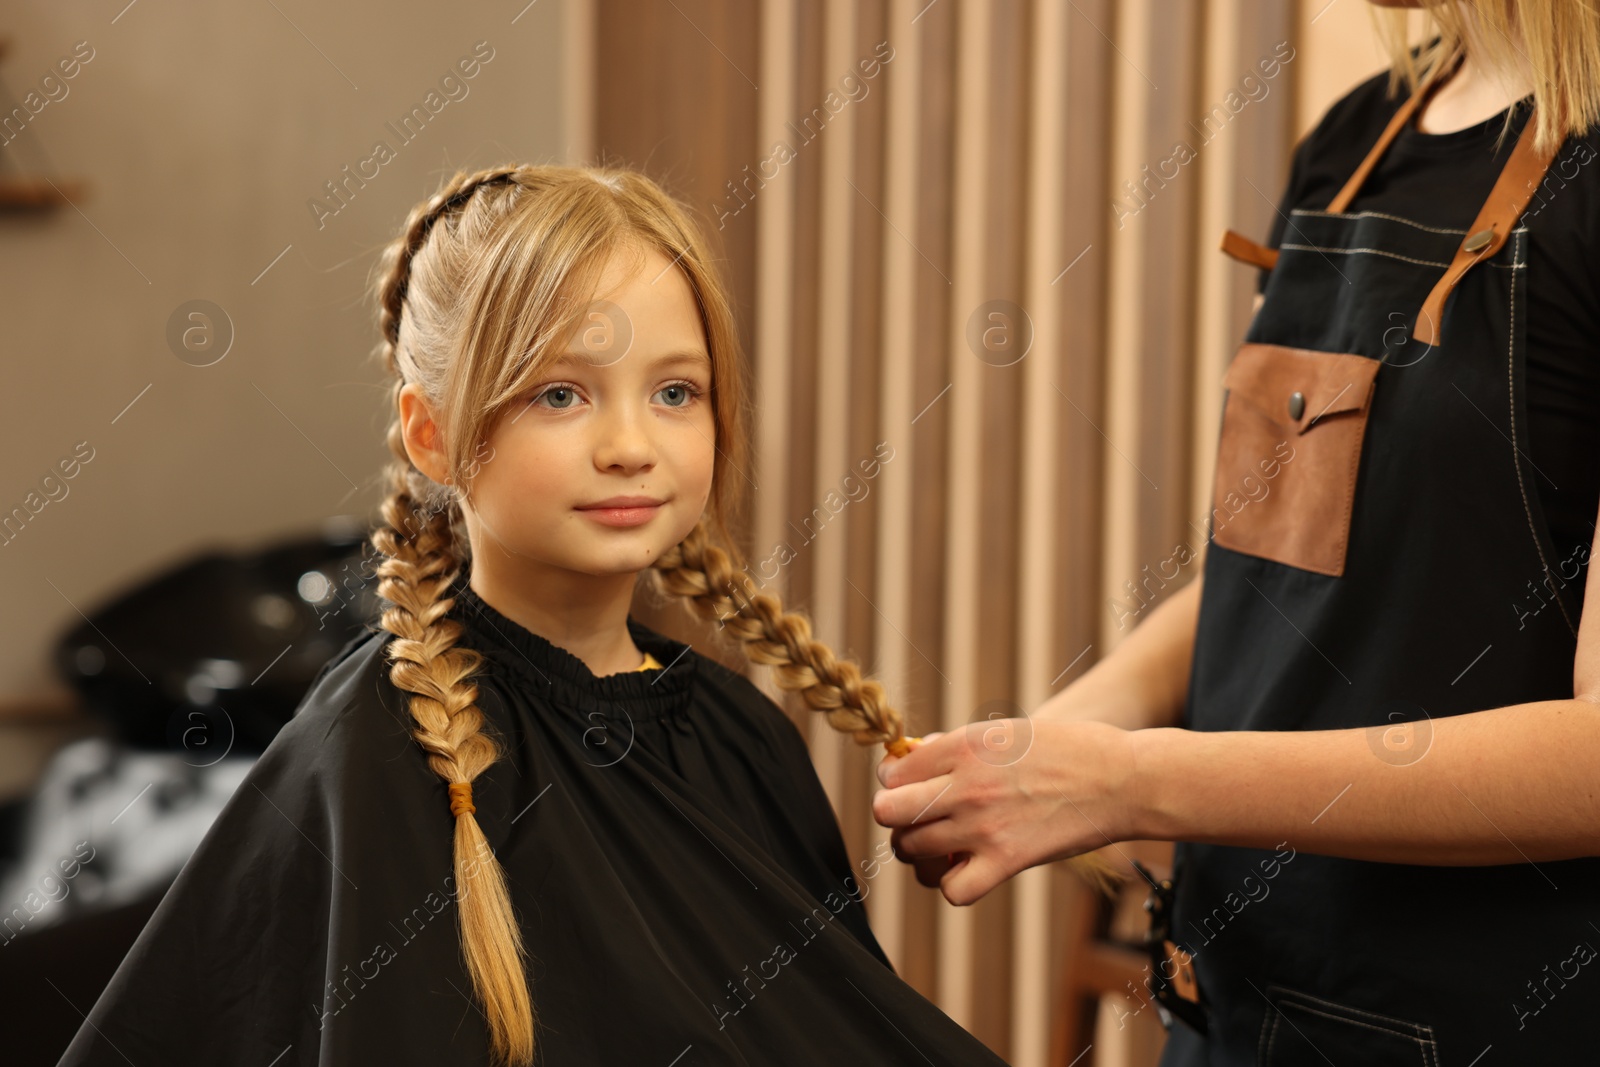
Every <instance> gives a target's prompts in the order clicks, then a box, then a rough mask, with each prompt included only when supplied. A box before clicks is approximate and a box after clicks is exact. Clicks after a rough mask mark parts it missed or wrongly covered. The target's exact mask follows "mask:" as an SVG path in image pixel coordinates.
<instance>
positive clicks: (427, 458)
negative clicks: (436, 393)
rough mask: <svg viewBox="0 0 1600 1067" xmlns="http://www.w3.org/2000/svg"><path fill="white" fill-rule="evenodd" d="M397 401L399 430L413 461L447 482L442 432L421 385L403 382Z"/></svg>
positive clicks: (429, 473) (407, 452) (448, 481)
mask: <svg viewBox="0 0 1600 1067" xmlns="http://www.w3.org/2000/svg"><path fill="white" fill-rule="evenodd" d="M399 403H400V430H401V434H402V436H403V437H404V439H405V445H406V455H408V456H410V457H411V463H412V465H413V466H414V467H416V468H417V470H419V471H421V472H422V473H423V474H425V475H427V476H428V477H429V478H431V479H432V480H433V481H435V482H437V483H439V484H440V485H449V484H450V474H449V470H448V467H449V464H448V463H447V462H446V460H445V454H444V450H443V445H444V441H443V435H442V434H441V433H440V429H439V424H438V423H437V422H436V421H434V417H433V408H432V406H431V405H429V403H428V399H427V397H425V396H423V395H422V387H421V386H419V385H417V384H416V383H415V382H410V383H407V384H406V385H404V386H402V387H401V389H400V401H399Z"/></svg>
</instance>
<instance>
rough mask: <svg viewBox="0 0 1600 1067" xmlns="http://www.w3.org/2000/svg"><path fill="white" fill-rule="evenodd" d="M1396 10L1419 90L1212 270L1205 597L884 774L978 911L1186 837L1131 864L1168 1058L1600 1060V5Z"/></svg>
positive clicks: (1240, 1061) (1304, 180) (1406, 73)
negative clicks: (1241, 283)
mask: <svg viewBox="0 0 1600 1067" xmlns="http://www.w3.org/2000/svg"><path fill="white" fill-rule="evenodd" d="M1381 6H1384V7H1390V6H1398V5H1388V4H1386V5H1381ZM1379 14H1380V18H1379V19H1378V21H1379V23H1380V25H1381V26H1382V27H1383V28H1385V30H1386V36H1388V37H1389V38H1390V39H1391V41H1392V51H1393V54H1394V67H1393V69H1392V70H1391V71H1389V72H1386V73H1384V74H1380V75H1378V76H1377V77H1375V78H1373V79H1371V80H1369V81H1367V82H1365V83H1363V84H1361V85H1359V86H1357V87H1356V88H1355V89H1354V90H1353V91H1351V92H1350V93H1349V94H1347V95H1346V96H1345V97H1343V98H1342V99H1340V100H1339V101H1338V102H1337V103H1335V104H1334V105H1333V106H1332V108H1330V109H1329V110H1328V112H1327V114H1326V115H1325V116H1324V117H1323V119H1322V120H1321V122H1320V123H1319V124H1318V125H1317V127H1316V128H1315V129H1314V130H1313V131H1312V132H1311V133H1310V134H1309V135H1307V136H1306V137H1305V138H1304V139H1303V140H1302V141H1301V143H1300V144H1299V146H1298V147H1297V148H1296V151H1295V153H1294V158H1293V163H1292V167H1291V171H1290V175H1289V180H1288V184H1287V190H1286V193H1285V195H1284V198H1283V200H1282V202H1281V203H1280V205H1279V210H1278V212H1277V215H1276V222H1275V223H1274V225H1273V227H1272V230H1271V233H1270V234H1269V235H1267V241H1266V243H1265V244H1258V243H1256V241H1254V240H1252V239H1251V238H1250V237H1249V236H1246V235H1241V234H1236V233H1231V232H1230V233H1229V234H1228V235H1227V236H1226V238H1225V240H1224V242H1223V250H1224V251H1226V252H1228V253H1229V254H1231V255H1232V256H1233V257H1234V258H1236V259H1240V260H1242V261H1244V262H1246V263H1248V264H1250V265H1251V266H1253V267H1255V268H1257V270H1258V271H1259V275H1260V278H1261V296H1260V297H1259V298H1258V301H1257V311H1256V313H1255V316H1254V319H1253V321H1252V322H1251V324H1250V327H1249V330H1248V332H1247V334H1246V336H1245V338H1244V343H1243V344H1242V345H1241V346H1240V348H1239V349H1238V351H1237V352H1236V353H1235V355H1234V357H1233V359H1232V361H1231V363H1230V365H1229V367H1228V371H1227V375H1226V377H1225V378H1224V381H1223V385H1224V387H1225V389H1226V393H1225V397H1224V400H1223V407H1222V419H1221V427H1220V434H1219V438H1218V447H1217V452H1216V459H1215V467H1214V471H1213V486H1214V489H1213V495H1214V497H1215V499H1214V500H1213V502H1212V503H1213V510H1212V512H1211V519H1210V525H1209V529H1208V533H1209V540H1208V543H1207V545H1206V549H1205V558H1204V563H1203V566H1202V569H1201V572H1200V574H1199V575H1198V576H1197V577H1196V578H1195V580H1193V581H1191V582H1190V583H1189V584H1188V585H1187V586H1186V587H1184V588H1183V589H1182V590H1180V591H1178V592H1176V593H1174V594H1173V595H1171V596H1170V597H1168V598H1167V599H1166V600H1165V601H1164V602H1162V603H1161V604H1160V605H1159V606H1158V607H1157V608H1155V609H1153V610H1152V611H1151V612H1150V613H1149V615H1148V617H1147V618H1146V619H1145V620H1144V621H1143V622H1142V623H1141V624H1140V625H1139V626H1138V627H1137V628H1136V629H1135V630H1134V631H1133V633H1132V634H1131V635H1130V636H1129V637H1128V638H1127V639H1126V640H1124V641H1123V642H1122V643H1120V644H1119V645H1118V646H1117V647H1116V648H1115V649H1114V650H1113V651H1112V652H1110V653H1109V654H1107V655H1106V656H1104V658H1102V659H1101V660H1100V661H1099V662H1098V663H1096V664H1095V665H1094V667H1093V668H1092V669H1090V670H1089V671H1087V672H1086V673H1085V674H1083V676H1082V677H1081V678H1080V679H1079V680H1077V681H1075V682H1074V683H1072V684H1071V685H1069V686H1068V687H1067V688H1066V689H1064V690H1063V691H1061V692H1060V693H1058V694H1056V695H1055V696H1054V697H1052V698H1051V699H1050V700H1049V701H1047V702H1046V703H1045V704H1044V705H1043V706H1042V707H1041V708H1039V709H1038V711H1037V714H1035V715H1034V716H1032V717H1031V718H1029V719H1027V720H1007V724H1008V725H1007V728H1006V729H1005V730H1000V729H997V728H996V726H995V724H992V723H991V724H985V725H984V728H983V729H982V730H978V729H971V730H953V731H951V732H948V733H944V734H937V735H930V738H929V740H928V741H926V742H925V743H924V744H923V745H921V746H920V747H919V748H917V749H916V750H914V751H913V752H911V753H910V754H909V755H907V756H904V757H901V758H898V759H888V760H886V761H885V762H884V763H883V764H882V765H881V767H880V769H879V778H880V780H881V782H882V784H883V786H884V787H885V788H884V790H883V791H881V792H880V793H879V794H878V796H877V797H876V799H875V801H874V805H873V811H874V815H875V816H876V817H877V819H878V821H879V822H880V823H882V824H883V825H885V826H887V827H891V828H892V829H893V835H892V840H893V843H894V846H895V849H896V852H897V854H898V855H899V856H900V857H901V858H902V859H905V860H908V861H911V862H914V863H915V864H916V866H917V871H918V876H919V878H920V879H921V880H922V881H923V882H924V883H925V884H936V885H938V886H939V887H940V889H941V890H942V892H943V894H944V896H945V897H946V898H947V899H948V900H949V901H950V902H951V903H952V904H970V903H972V902H973V901H975V900H978V899H979V898H981V897H983V896H984V895H985V894H987V893H988V892H989V891H990V890H992V889H994V888H995V886H997V885H998V884H1000V883H1001V882H1003V881H1005V880H1006V879H1007V878H1010V877H1011V876H1012V875H1014V874H1016V873H1017V872H1019V871H1021V870H1023V869H1025V868H1028V867H1032V866H1036V865H1038V864H1042V863H1047V862H1050V861H1053V860H1058V859H1061V858H1063V857H1068V856H1073V855H1076V854H1079V853H1082V852H1084V851H1086V850H1091V849H1101V848H1103V849H1104V850H1105V851H1104V853H1103V854H1104V855H1105V856H1107V857H1108V858H1111V859H1113V860H1118V859H1120V857H1119V854H1118V853H1119V850H1118V847H1117V843H1118V842H1121V841H1128V840H1165V841H1173V842H1176V843H1177V845H1176V852H1175V858H1174V864H1173V868H1172V872H1171V874H1172V876H1171V878H1170V880H1168V879H1164V878H1161V877H1160V876H1159V874H1156V873H1153V872H1149V871H1143V870H1141V871H1140V875H1142V876H1145V877H1148V878H1149V879H1150V883H1151V884H1150V887H1149V888H1150V897H1149V902H1150V903H1149V906H1150V907H1151V910H1152V918H1153V921H1152V927H1153V929H1152V936H1151V948H1152V951H1151V957H1152V958H1151V966H1150V968H1149V970H1148V972H1147V974H1146V981H1147V984H1148V985H1149V988H1150V992H1151V993H1153V994H1154V995H1155V999H1156V1002H1157V1003H1158V1005H1160V1007H1161V1010H1162V1017H1163V1020H1164V1021H1166V1022H1167V1023H1168V1027H1169V1031H1170V1034H1169V1039H1168V1041H1167V1043H1166V1046H1165V1050H1164V1053H1163V1058H1162V1061H1161V1063H1162V1065H1163V1067H1190V1065H1200V1064H1208V1065H1222V1064H1226V1065H1245V1064H1249V1065H1264V1067H1281V1065H1289V1064H1295V1065H1298V1064H1316V1065H1319V1067H1321V1065H1325V1064H1338V1065H1341V1067H1342V1065H1344V1064H1361V1065H1364V1067H1389V1065H1400V1064H1408V1065H1418V1067H1438V1065H1441V1064H1443V1065H1459V1067H1469V1065H1478V1067H1490V1065H1493V1064H1556V1063H1579V1062H1593V1061H1594V1059H1595V1051H1594V1049H1595V1046H1596V1040H1595V1034H1594V1031H1593V1030H1591V1029H1590V1023H1591V1022H1592V1021H1593V1019H1592V1014H1593V1010H1594V1007H1593V1006H1594V1005H1595V1004H1596V1003H1600V999H1597V998H1600V961H1597V959H1596V955H1597V953H1596V949H1597V947H1600V859H1597V858H1596V857H1597V856H1600V602H1597V598H1600V592H1597V591H1596V588H1595V587H1596V586H1597V585H1600V582H1597V581H1596V579H1595V578H1594V575H1593V572H1592V569H1591V568H1589V567H1588V562H1589V555H1590V551H1591V549H1592V547H1593V545H1594V539H1595V523H1596V516H1597V511H1600V347H1597V344H1600V343H1597V340H1596V339H1597V338H1600V243H1597V241H1600V166H1594V165H1591V161H1592V160H1593V159H1594V158H1595V155H1596V147H1595V146H1596V144H1597V139H1596V137H1595V136H1594V130H1593V129H1592V127H1593V126H1594V124H1595V123H1596V120H1597V117H1600V9H1597V7H1596V6H1595V5H1594V4H1592V3H1588V2H1585V0H1445V2H1443V3H1438V4H1436V5H1433V6H1428V7H1426V9H1425V11H1424V18H1425V19H1426V20H1427V21H1428V22H1429V23H1431V29H1430V32H1429V33H1428V34H1427V35H1426V36H1425V37H1424V38H1423V40H1424V41H1425V43H1424V44H1422V45H1420V46H1418V47H1416V48H1408V47H1406V45H1405V43H1404V36H1403V25H1404V24H1403V18H1404V15H1405V12H1402V11H1387V12H1380V13H1379ZM1264 464H1275V465H1276V466H1275V469H1274V470H1272V471H1271V473H1270V474H1269V473H1268V471H1267V467H1265V466H1263V465H1264ZM1262 476H1267V477H1271V479H1272V480H1271V482H1270V485H1271V492H1270V493H1268V494H1266V495H1265V496H1263V497H1262V498H1261V499H1259V500H1257V499H1252V501H1251V503H1250V505H1249V507H1247V508H1242V509H1239V508H1229V507H1228V506H1227V505H1228V501H1227V500H1226V494H1228V493H1231V492H1232V491H1233V488H1232V487H1234V486H1237V485H1239V484H1240V483H1241V482H1242V481H1243V480H1244V479H1247V478H1253V477H1254V478H1259V477H1262ZM1586 587H1588V593H1589V594H1590V595H1588V596H1587V597H1586V596H1585V591H1586ZM1586 599H1587V601H1588V603H1589V604H1590V605H1591V606H1594V610H1593V611H1586V610H1585V606H1584V604H1585V600H1586ZM1008 731H1009V735H1010V736H1011V737H1012V739H1013V742H1014V741H1015V738H1017V737H1022V738H1024V739H1025V740H1026V744H1024V745H1022V746H1021V747H1020V748H1019V749H1018V750H1017V752H1016V753H1015V756H1016V758H996V755H995V753H994V752H992V751H989V750H988V749H987V745H988V743H989V739H990V738H992V737H996V736H1006V735H1007V732H1008ZM1122 862H1123V866H1124V867H1127V862H1126V860H1122ZM1130 873H1131V872H1130Z"/></svg>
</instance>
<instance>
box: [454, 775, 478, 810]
mask: <svg viewBox="0 0 1600 1067" xmlns="http://www.w3.org/2000/svg"><path fill="white" fill-rule="evenodd" d="M477 810H478V809H477V806H476V805H474V804H473V803H472V783H471V782H451V783H450V814H451V815H463V814H465V813H466V812H469V811H477Z"/></svg>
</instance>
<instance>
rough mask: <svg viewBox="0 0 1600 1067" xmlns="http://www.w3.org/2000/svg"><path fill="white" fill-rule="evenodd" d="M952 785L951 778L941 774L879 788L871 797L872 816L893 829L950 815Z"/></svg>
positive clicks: (882, 824) (880, 824)
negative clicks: (894, 786)
mask: <svg viewBox="0 0 1600 1067" xmlns="http://www.w3.org/2000/svg"><path fill="white" fill-rule="evenodd" d="M950 785H951V781H950V778H949V777H948V776H946V775H941V776H940V777H938V778H930V779H929V780H928V781H926V782H912V783H911V784H910V785H902V786H899V787H898V788H895V789H880V790H878V792H877V793H876V794H875V795H874V796H873V798H872V817H873V818H874V819H876V820H878V825H879V826H885V827H888V828H889V829H891V830H892V829H894V828H895V827H897V826H911V825H913V824H914V823H919V822H928V821H931V820H933V819H940V818H943V817H944V816H945V814H947V812H946V810H945V808H946V807H947V806H948V802H949V799H950V797H949V795H948V791H949V789H950ZM941 802H943V803H941Z"/></svg>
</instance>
